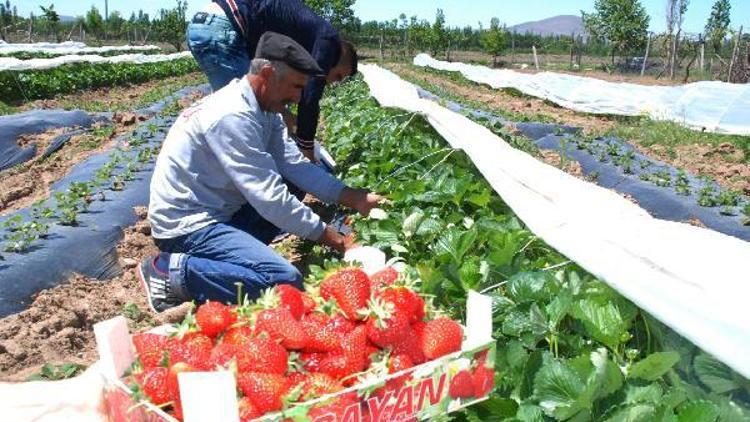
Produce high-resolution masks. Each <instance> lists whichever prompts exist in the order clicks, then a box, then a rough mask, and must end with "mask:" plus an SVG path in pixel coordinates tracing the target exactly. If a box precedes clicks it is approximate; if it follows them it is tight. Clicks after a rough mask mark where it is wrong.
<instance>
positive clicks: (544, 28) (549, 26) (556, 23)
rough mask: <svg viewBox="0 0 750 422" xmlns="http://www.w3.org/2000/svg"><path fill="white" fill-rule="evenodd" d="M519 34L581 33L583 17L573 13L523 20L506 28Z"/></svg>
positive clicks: (582, 31)
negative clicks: (530, 20)
mask: <svg viewBox="0 0 750 422" xmlns="http://www.w3.org/2000/svg"><path fill="white" fill-rule="evenodd" d="M508 31H515V32H517V33H520V34H524V33H526V32H531V33H534V34H539V35H570V34H573V33H575V34H583V33H584V29H583V19H581V17H580V16H575V15H559V16H553V17H551V18H547V19H543V20H540V21H535V22H525V23H522V24H518V25H515V26H511V27H509V28H508Z"/></svg>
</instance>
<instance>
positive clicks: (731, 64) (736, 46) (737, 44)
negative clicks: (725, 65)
mask: <svg viewBox="0 0 750 422" xmlns="http://www.w3.org/2000/svg"><path fill="white" fill-rule="evenodd" d="M741 39H742V26H740V32H738V33H737V39H735V40H734V49H733V50H732V60H730V61H729V74H728V75H727V82H732V68H733V67H734V60H735V58H736V57H737V50H738V49H739V47H740V40H741Z"/></svg>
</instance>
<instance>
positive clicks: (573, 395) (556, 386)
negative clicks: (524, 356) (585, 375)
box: [534, 360, 583, 419]
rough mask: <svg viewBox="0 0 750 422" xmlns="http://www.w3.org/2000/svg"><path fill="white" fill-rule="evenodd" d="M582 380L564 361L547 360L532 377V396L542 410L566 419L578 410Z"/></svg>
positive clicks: (579, 409)
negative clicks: (534, 376) (533, 377)
mask: <svg viewBox="0 0 750 422" xmlns="http://www.w3.org/2000/svg"><path fill="white" fill-rule="evenodd" d="M582 392H583V380H581V378H580V377H579V376H578V374H577V373H576V371H575V370H574V369H573V368H571V367H570V366H568V365H567V364H565V363H564V362H561V361H557V360H552V361H549V362H547V363H546V364H545V365H544V366H542V368H541V369H540V370H539V372H538V373H537V374H536V378H535V379H534V397H536V399H537V400H539V405H540V406H541V407H542V409H544V412H545V413H546V414H547V415H549V416H553V417H555V418H558V419H568V418H570V417H572V416H574V415H575V414H576V413H578V412H580V411H581V410H582V409H583V408H582V407H581V406H580V403H579V397H580V396H581V393H582Z"/></svg>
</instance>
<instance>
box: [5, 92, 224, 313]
mask: <svg viewBox="0 0 750 422" xmlns="http://www.w3.org/2000/svg"><path fill="white" fill-rule="evenodd" d="M195 89H196V88H195V87H192V88H185V89H182V90H180V91H178V92H176V93H175V94H173V95H171V96H170V97H168V98H167V99H165V100H162V101H160V102H159V103H157V104H156V105H154V106H152V107H150V108H149V110H151V111H153V112H156V111H159V109H161V108H163V107H165V106H166V105H167V104H169V103H170V101H171V99H173V98H180V97H183V96H185V95H187V94H188V93H190V92H192V91H193V90H195ZM198 89H200V90H201V91H203V93H204V94H208V93H210V92H211V91H210V87H209V86H208V85H207V84H206V85H201V86H200V87H198ZM173 121H174V118H161V117H155V118H152V119H149V120H146V121H145V122H142V123H141V124H140V125H139V127H138V130H137V131H136V133H135V135H137V136H140V137H142V138H143V139H147V140H148V142H149V146H152V147H153V146H157V145H159V144H160V143H161V142H162V140H163V139H164V137H165V136H166V132H167V130H168V129H169V127H170V126H171V124H172V122H173ZM151 123H153V124H155V125H157V126H158V127H159V128H160V130H159V131H158V132H157V133H156V135H154V136H153V137H152V136H151V134H150V131H149V129H148V125H149V124H151ZM128 138H129V136H127V135H126V136H124V137H120V138H118V141H119V142H124V141H125V140H127V139H128ZM136 153H137V152H136V151H132V152H131V153H130V154H136ZM109 161H110V158H109V151H105V152H102V153H100V154H96V155H93V156H91V157H89V158H88V159H86V160H85V161H83V162H81V163H79V164H77V165H76V166H75V167H73V168H72V169H71V171H70V173H69V174H68V175H67V176H65V177H64V178H62V179H61V180H59V181H57V182H55V183H54V184H53V185H52V187H51V190H52V191H53V194H54V192H56V191H64V190H66V189H67V187H68V186H69V185H70V183H72V182H84V181H89V180H92V179H93V178H94V173H95V171H96V170H97V169H99V168H101V167H102V166H103V165H104V164H106V163H108V162H109ZM121 170H122V169H121V168H119V167H118V169H117V170H116V173H119V172H120V171H121ZM152 171H153V163H152V164H149V165H147V166H145V167H144V168H143V169H142V171H139V172H137V173H136V174H135V180H133V181H129V182H127V183H126V185H125V189H123V190H122V191H118V192H114V191H107V192H106V195H107V198H106V199H107V200H106V201H98V200H97V201H94V202H92V203H91V205H90V208H89V211H88V212H86V213H81V214H79V215H78V219H79V220H80V225H79V226H77V227H68V226H61V225H57V224H54V225H52V227H51V228H50V232H49V235H48V237H47V239H44V240H40V241H37V242H35V243H34V244H33V245H32V247H31V249H30V250H29V251H27V252H25V253H12V254H3V256H4V258H5V260H4V261H0V317H5V316H7V315H10V314H12V313H16V312H19V311H22V310H23V309H25V308H26V307H27V306H28V305H29V303H30V301H31V298H32V296H33V295H34V294H35V293H37V292H39V291H40V290H42V289H46V288H51V287H54V286H56V285H58V284H59V283H61V282H63V281H65V280H67V279H68V278H69V277H70V275H71V274H73V273H78V274H83V275H86V276H88V277H92V278H99V279H107V278H112V277H114V276H116V275H118V274H119V273H120V267H119V265H118V263H117V255H116V251H115V247H116V245H117V243H118V242H119V240H120V239H121V238H122V230H123V228H124V227H128V226H130V225H132V224H133V223H135V221H136V218H137V217H136V215H135V214H134V213H133V207H134V206H136V205H146V204H148V195H149V183H150V180H151V173H152ZM50 201H51V202H54V201H52V200H50ZM14 215H21V216H23V217H24V219H25V220H26V219H28V216H29V210H28V209H23V210H20V211H18V212H16V213H13V214H10V215H7V216H2V217H0V224H2V222H3V221H5V220H6V219H8V218H12V217H13V216H14ZM4 234H5V232H4V230H3V229H0V236H2V235H4ZM21 281H22V282H21Z"/></svg>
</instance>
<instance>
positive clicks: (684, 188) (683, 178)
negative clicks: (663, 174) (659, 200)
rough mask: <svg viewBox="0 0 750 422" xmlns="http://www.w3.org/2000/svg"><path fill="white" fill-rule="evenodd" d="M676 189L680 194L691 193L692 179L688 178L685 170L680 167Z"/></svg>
mask: <svg viewBox="0 0 750 422" xmlns="http://www.w3.org/2000/svg"><path fill="white" fill-rule="evenodd" d="M674 190H675V191H676V192H677V194H678V195H685V196H688V195H690V180H689V179H688V177H687V173H685V170H682V169H680V170H678V171H677V178H676V179H675V182H674Z"/></svg>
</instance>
